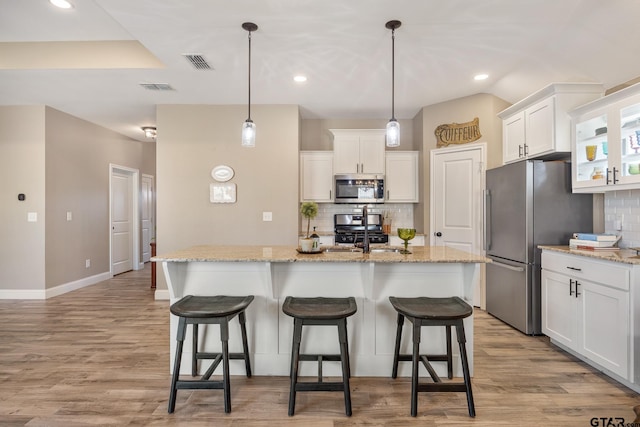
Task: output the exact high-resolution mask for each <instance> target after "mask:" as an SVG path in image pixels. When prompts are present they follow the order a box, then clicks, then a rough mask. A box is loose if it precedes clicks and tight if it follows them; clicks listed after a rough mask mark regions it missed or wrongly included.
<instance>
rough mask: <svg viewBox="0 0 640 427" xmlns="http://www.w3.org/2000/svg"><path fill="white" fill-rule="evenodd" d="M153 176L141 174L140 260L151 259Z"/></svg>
mask: <svg viewBox="0 0 640 427" xmlns="http://www.w3.org/2000/svg"><path fill="white" fill-rule="evenodd" d="M153 183H154V178H153V176H152V175H144V174H143V175H142V188H141V189H140V209H141V211H140V218H141V225H142V262H149V260H150V259H151V246H150V244H151V239H153V238H154V237H155V236H154V229H155V227H154V223H155V220H154V211H155V209H154V197H153V194H154V185H153Z"/></svg>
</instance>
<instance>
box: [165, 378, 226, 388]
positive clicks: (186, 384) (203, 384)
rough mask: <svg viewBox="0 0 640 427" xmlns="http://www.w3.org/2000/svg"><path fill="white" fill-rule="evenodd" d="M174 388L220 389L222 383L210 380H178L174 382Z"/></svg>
mask: <svg viewBox="0 0 640 427" xmlns="http://www.w3.org/2000/svg"><path fill="white" fill-rule="evenodd" d="M176 389H178V390H187V389H197V390H205V389H214V390H221V389H224V384H223V382H222V381H211V380H189V381H183V380H178V381H177V382H176Z"/></svg>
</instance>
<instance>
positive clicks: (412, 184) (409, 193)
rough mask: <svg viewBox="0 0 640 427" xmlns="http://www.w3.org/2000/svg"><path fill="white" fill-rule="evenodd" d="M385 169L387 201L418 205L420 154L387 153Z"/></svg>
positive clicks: (411, 152) (404, 152)
mask: <svg viewBox="0 0 640 427" xmlns="http://www.w3.org/2000/svg"><path fill="white" fill-rule="evenodd" d="M385 169H386V172H385V186H386V200H385V201H386V202H393V203H403V202H404V203H418V202H419V192H418V191H419V185H418V152H417V151H389V152H387V155H386V167H385Z"/></svg>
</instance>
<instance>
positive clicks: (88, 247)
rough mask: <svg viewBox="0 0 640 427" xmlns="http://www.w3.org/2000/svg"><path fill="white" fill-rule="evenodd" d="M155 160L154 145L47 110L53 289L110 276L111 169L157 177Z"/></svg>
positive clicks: (48, 229)
mask: <svg viewBox="0 0 640 427" xmlns="http://www.w3.org/2000/svg"><path fill="white" fill-rule="evenodd" d="M154 159H155V143H154V142H153V141H148V142H140V141H136V140H132V139H129V138H127V137H125V136H123V135H120V134H118V133H116V132H113V131H110V130H108V129H105V128H102V127H100V126H96V125H94V124H93V123H90V122H87V121H84V120H81V119H78V118H76V117H74V116H71V115H69V114H66V113H63V112H61V111H58V110H54V109H53V108H47V109H46V212H47V215H46V216H47V219H46V273H47V275H46V283H47V288H50V287H53V286H57V285H60V284H64V283H68V282H71V281H74V280H78V279H81V278H83V277H87V276H92V275H95V274H99V273H103V272H108V271H109V269H110V266H109V259H110V258H109V255H110V249H109V230H110V226H109V164H110V163H114V164H117V165H119V166H126V167H129V168H132V169H139V170H140V175H142V174H143V173H145V174H149V175H155V161H154ZM67 212H71V213H72V218H73V219H72V220H71V221H67ZM141 249H142V248H141ZM140 258H141V257H140ZM86 259H91V267H90V268H85V260H86Z"/></svg>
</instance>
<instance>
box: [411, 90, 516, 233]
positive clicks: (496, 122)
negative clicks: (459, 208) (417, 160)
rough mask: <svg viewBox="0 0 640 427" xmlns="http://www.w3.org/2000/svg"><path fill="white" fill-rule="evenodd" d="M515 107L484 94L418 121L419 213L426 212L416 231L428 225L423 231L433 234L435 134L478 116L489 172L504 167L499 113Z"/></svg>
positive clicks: (432, 109)
mask: <svg viewBox="0 0 640 427" xmlns="http://www.w3.org/2000/svg"><path fill="white" fill-rule="evenodd" d="M510 105H511V104H509V103H508V102H506V101H504V100H502V99H500V98H498V97H495V96H493V95H489V94H485V93H480V94H477V95H472V96H467V97H464V98H459V99H454V100H452V101H447V102H442V103H439V104H434V105H430V106H428V107H424V108H423V109H422V111H420V113H418V115H416V117H415V118H414V120H415V121H418V122H420V123H422V126H421V129H422V144H421V145H422V152H423V156H422V168H421V169H422V174H423V176H422V181H421V182H420V185H421V190H422V193H421V201H420V204H419V205H418V206H416V210H417V211H418V212H421V213H422V218H416V228H419V227H420V225H423V226H424V229H423V230H418V231H419V232H420V231H423V232H424V233H425V234H426V235H430V230H429V221H430V213H429V209H430V207H429V198H430V191H429V186H430V182H429V176H430V173H431V167H430V161H431V150H436V149H437V147H436V144H437V140H436V137H435V134H434V131H435V130H436V128H437V127H438V126H439V125H442V124H447V123H465V122H468V121H471V120H473V119H474V118H475V117H478V118H479V119H480V133H481V134H482V138H480V139H479V140H478V142H486V143H487V169H491V168H495V167H497V166H500V165H502V120H501V119H500V118H498V116H497V114H498V113H499V112H500V111H502V110H504V109H505V108H507V107H509V106H510Z"/></svg>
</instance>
